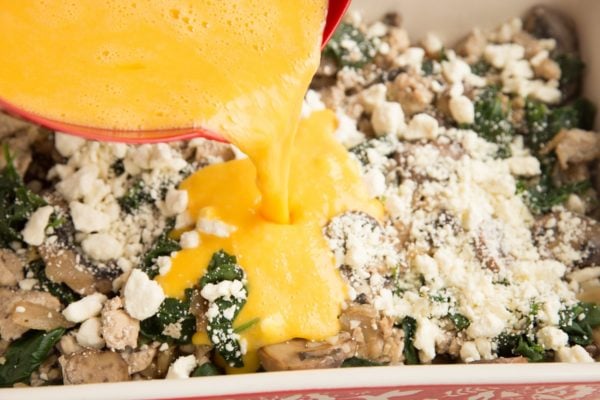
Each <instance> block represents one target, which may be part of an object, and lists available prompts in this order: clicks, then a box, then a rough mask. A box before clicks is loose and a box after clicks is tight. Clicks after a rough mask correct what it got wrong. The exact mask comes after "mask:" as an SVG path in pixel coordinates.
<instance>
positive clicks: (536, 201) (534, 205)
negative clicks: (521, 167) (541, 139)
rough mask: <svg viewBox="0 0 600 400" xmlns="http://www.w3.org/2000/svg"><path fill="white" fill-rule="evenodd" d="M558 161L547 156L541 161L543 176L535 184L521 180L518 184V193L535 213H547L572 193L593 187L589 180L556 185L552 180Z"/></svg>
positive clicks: (579, 192)
mask: <svg viewBox="0 0 600 400" xmlns="http://www.w3.org/2000/svg"><path fill="white" fill-rule="evenodd" d="M555 162H556V159H555V157H554V156H546V157H543V158H541V159H540V164H541V167H542V174H541V175H540V177H539V179H537V180H536V181H533V182H527V181H524V180H521V181H519V182H517V193H521V194H522V195H523V196H524V200H525V202H526V203H527V206H528V207H529V209H530V210H531V211H532V212H533V213H535V214H540V213H545V212H548V211H550V210H551V209H552V207H554V206H556V205H559V204H562V203H564V202H565V201H566V200H567V199H568V198H569V195H570V194H572V193H575V194H581V193H584V192H585V191H587V190H588V189H589V188H590V187H591V182H590V181H588V180H585V181H581V182H575V183H571V184H566V185H563V186H557V185H555V183H554V181H553V180H552V169H553V168H554V164H555Z"/></svg>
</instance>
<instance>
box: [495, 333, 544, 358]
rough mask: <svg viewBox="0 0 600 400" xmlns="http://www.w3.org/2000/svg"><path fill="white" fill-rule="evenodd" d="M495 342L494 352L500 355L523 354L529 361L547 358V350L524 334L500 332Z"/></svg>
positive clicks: (508, 356)
mask: <svg viewBox="0 0 600 400" xmlns="http://www.w3.org/2000/svg"><path fill="white" fill-rule="evenodd" d="M496 344H497V350H496V352H497V353H498V356H500V357H507V358H510V357H515V356H523V357H526V358H527V359H528V360H529V361H531V362H539V361H544V360H546V359H547V352H546V351H545V350H544V348H543V347H542V346H541V345H539V344H537V343H535V342H534V341H532V340H531V339H530V338H529V337H528V336H527V335H524V334H508V333H502V334H501V335H499V336H498V337H497V338H496Z"/></svg>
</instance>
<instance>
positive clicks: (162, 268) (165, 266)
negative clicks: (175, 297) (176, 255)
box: [156, 256, 172, 276]
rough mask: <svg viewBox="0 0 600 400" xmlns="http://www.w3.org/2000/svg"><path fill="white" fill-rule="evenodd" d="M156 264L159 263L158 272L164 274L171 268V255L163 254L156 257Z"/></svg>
mask: <svg viewBox="0 0 600 400" xmlns="http://www.w3.org/2000/svg"><path fill="white" fill-rule="evenodd" d="M156 265H158V274H159V275H160V276H164V275H166V274H168V273H169V271H170V270H171V266H172V262H171V257H168V256H161V257H158V258H157V259H156Z"/></svg>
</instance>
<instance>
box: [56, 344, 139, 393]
mask: <svg viewBox="0 0 600 400" xmlns="http://www.w3.org/2000/svg"><path fill="white" fill-rule="evenodd" d="M59 362H60V364H61V366H62V372H63V379H64V383H65V385H77V384H82V383H104V382H122V381H128V380H129V367H128V365H127V363H126V362H125V360H123V358H121V356H120V355H119V353H114V352H112V351H96V350H84V351H82V352H79V353H74V354H71V355H69V356H62V357H60V358H59Z"/></svg>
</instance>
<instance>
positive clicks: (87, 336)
mask: <svg viewBox="0 0 600 400" xmlns="http://www.w3.org/2000/svg"><path fill="white" fill-rule="evenodd" d="M101 332H102V322H101V321H100V318H97V317H95V318H90V319H88V320H85V321H84V322H83V323H82V324H81V326H80V327H79V330H78V331H77V333H76V334H75V339H76V340H77V343H79V345H80V346H83V347H91V348H93V349H101V348H103V347H104V345H105V342H104V339H103V338H102V335H101Z"/></svg>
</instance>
